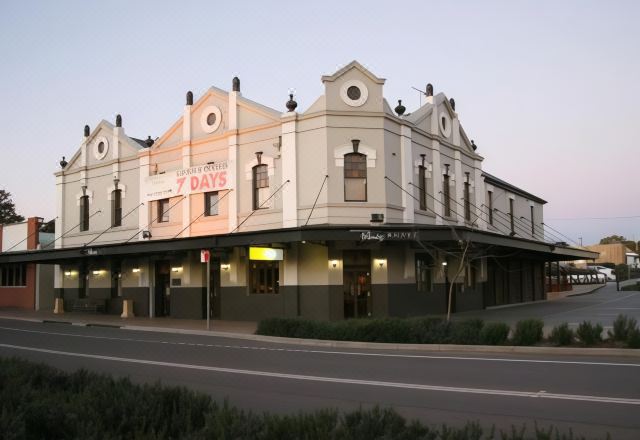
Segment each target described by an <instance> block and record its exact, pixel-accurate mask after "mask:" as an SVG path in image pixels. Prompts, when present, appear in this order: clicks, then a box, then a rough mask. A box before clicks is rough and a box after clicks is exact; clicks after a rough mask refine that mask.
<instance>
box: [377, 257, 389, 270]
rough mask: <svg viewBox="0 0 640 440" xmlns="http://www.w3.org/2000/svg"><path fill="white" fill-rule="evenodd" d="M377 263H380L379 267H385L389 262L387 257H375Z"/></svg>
mask: <svg viewBox="0 0 640 440" xmlns="http://www.w3.org/2000/svg"><path fill="white" fill-rule="evenodd" d="M375 264H377V265H378V267H380V268H383V267H384V265H385V264H387V259H386V258H376V259H375Z"/></svg>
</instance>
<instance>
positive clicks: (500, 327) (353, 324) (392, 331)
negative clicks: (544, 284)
mask: <svg viewBox="0 0 640 440" xmlns="http://www.w3.org/2000/svg"><path fill="white" fill-rule="evenodd" d="M543 328H544V322H542V321H541V320H540V319H524V320H522V321H518V322H517V323H516V325H515V328H514V329H513V335H512V337H511V339H509V333H510V332H511V328H510V327H509V326H508V325H507V324H505V323H499V322H492V323H485V322H484V321H482V320H481V319H469V320H453V321H450V322H447V321H446V320H445V319H443V318H433V317H426V318H425V317H422V318H376V319H348V320H344V321H313V320H307V319H301V318H268V319H263V320H262V321H260V322H259V323H258V328H257V330H256V334H258V335H264V336H278V337H285V338H304V339H322V340H333V341H355V342H382V343H395V344H461V345H479V344H482V345H523V346H526V345H540V344H544V343H550V344H552V345H556V346H570V345H575V344H576V342H579V343H580V345H581V346H587V347H589V346H598V345H601V344H602V343H603V342H605V341H604V340H603V339H602V331H603V329H602V326H601V325H600V324H592V323H591V322H588V321H585V322H583V323H582V324H580V326H579V327H578V328H577V330H576V331H573V330H572V329H571V328H569V325H568V324H567V323H564V324H561V325H558V326H556V327H554V328H553V330H552V332H551V334H550V335H549V338H548V341H546V342H545V340H544V338H543ZM606 342H607V343H608V344H611V343H613V344H615V345H616V346H619V347H620V346H622V347H628V348H640V329H639V328H638V325H637V322H636V320H635V319H633V318H627V317H626V316H623V315H620V316H618V318H617V319H616V320H615V322H614V325H613V331H610V332H609V339H608V340H607V341H606Z"/></svg>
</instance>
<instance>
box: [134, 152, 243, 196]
mask: <svg viewBox="0 0 640 440" xmlns="http://www.w3.org/2000/svg"><path fill="white" fill-rule="evenodd" d="M230 180H231V179H230V176H229V164H228V161H224V162H216V163H212V164H207V165H197V166H194V167H190V168H185V169H182V170H173V171H167V172H166V173H163V174H156V175H154V176H148V177H146V178H145V180H144V188H143V194H144V199H145V201H149V200H159V199H167V198H170V197H176V196H180V195H187V194H197V193H203V192H210V191H222V190H225V189H229V181H230Z"/></svg>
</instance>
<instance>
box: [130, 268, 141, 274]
mask: <svg viewBox="0 0 640 440" xmlns="http://www.w3.org/2000/svg"><path fill="white" fill-rule="evenodd" d="M131 272H133V273H138V272H140V268H139V267H134V268H133V269H131Z"/></svg>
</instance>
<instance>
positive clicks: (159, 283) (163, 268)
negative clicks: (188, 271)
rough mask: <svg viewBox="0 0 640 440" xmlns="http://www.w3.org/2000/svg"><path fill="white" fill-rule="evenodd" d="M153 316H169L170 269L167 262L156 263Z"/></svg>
mask: <svg viewBox="0 0 640 440" xmlns="http://www.w3.org/2000/svg"><path fill="white" fill-rule="evenodd" d="M155 274H156V276H155V307H154V311H155V316H156V317H161V316H169V315H170V313H171V289H170V288H169V285H170V284H169V283H170V278H171V276H170V275H171V267H170V264H169V261H166V260H162V261H156V271H155Z"/></svg>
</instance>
